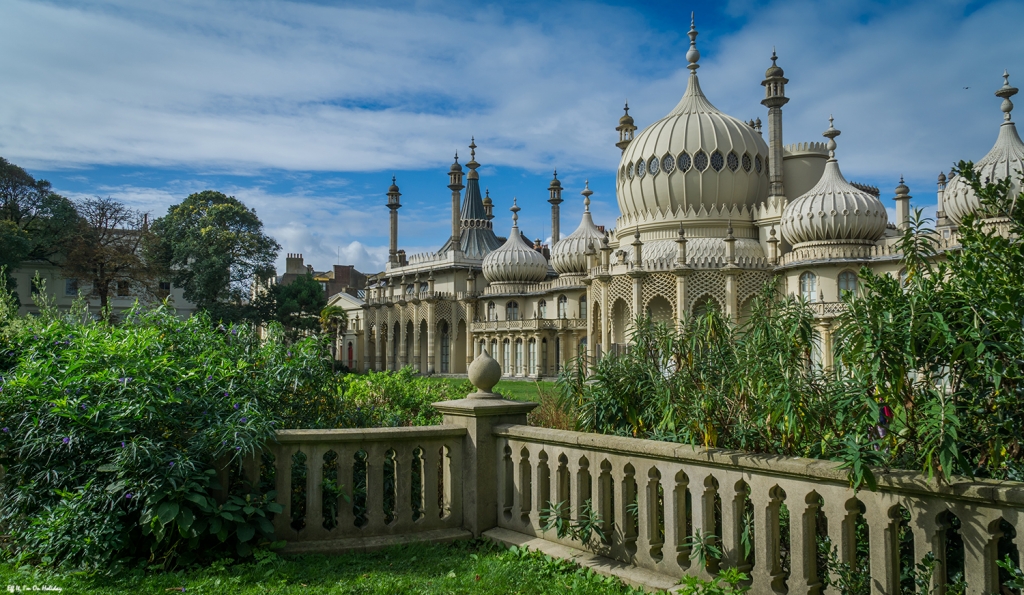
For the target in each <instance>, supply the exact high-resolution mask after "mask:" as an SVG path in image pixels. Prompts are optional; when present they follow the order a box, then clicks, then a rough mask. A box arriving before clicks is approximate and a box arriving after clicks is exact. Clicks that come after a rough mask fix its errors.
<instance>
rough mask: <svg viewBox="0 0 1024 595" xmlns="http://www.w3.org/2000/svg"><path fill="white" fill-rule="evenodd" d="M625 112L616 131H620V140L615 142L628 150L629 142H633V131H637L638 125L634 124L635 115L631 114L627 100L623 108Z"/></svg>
mask: <svg viewBox="0 0 1024 595" xmlns="http://www.w3.org/2000/svg"><path fill="white" fill-rule="evenodd" d="M623 110H625V112H626V113H625V114H623V116H622V117H621V118H619V125H618V126H616V127H615V131H616V132H618V133H619V142H617V143H615V146H616V147H618V148H620V149H622V152H623V153H625V152H626V147H628V146H629V143H631V142H633V133H635V132H636V125H634V124H633V116H630V115H629V102H628V101H627V102H626V107H624V108H623Z"/></svg>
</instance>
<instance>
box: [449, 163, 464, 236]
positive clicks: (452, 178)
mask: <svg viewBox="0 0 1024 595" xmlns="http://www.w3.org/2000/svg"><path fill="white" fill-rule="evenodd" d="M448 188H450V189H451V191H452V251H453V252H455V253H456V254H461V253H462V216H461V214H460V212H459V211H460V207H461V203H462V189H463V188H465V186H464V185H463V184H462V166H461V165H459V154H458V153H456V154H455V163H452V166H451V168H449V170H448Z"/></svg>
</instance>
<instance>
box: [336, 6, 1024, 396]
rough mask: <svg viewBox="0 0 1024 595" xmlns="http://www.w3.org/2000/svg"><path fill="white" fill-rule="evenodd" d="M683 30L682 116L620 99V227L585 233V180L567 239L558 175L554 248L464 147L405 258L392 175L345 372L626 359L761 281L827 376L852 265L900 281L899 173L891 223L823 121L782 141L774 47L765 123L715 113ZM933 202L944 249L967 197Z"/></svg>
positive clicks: (942, 182)
mask: <svg viewBox="0 0 1024 595" xmlns="http://www.w3.org/2000/svg"><path fill="white" fill-rule="evenodd" d="M689 37H690V48H689V51H688V52H687V53H686V60H687V61H688V63H689V65H688V66H687V68H688V69H689V70H690V74H689V80H688V83H687V88H686V91H685V93H683V96H682V98H681V99H680V100H679V103H678V104H677V105H676V107H675V108H674V109H673V110H672V111H671V112H669V113H668V114H667V115H665V116H664V117H662V118H661V119H659V120H657V121H655V122H653V123H652V124H650V125H648V126H647V127H646V128H644V129H643V130H641V131H639V132H637V130H638V128H637V126H636V125H635V123H634V119H633V117H632V116H630V115H629V108H628V106H627V108H626V110H625V115H623V116H622V118H621V119H620V120H619V123H618V126H617V127H616V131H617V132H618V142H617V143H616V145H617V146H618V148H619V149H621V151H622V156H621V160H620V163H619V167H618V172H617V183H616V198H617V201H618V207H619V213H620V214H619V217H618V218H617V219H616V220H615V222H614V225H605V226H601V225H598V224H596V223H595V222H594V220H593V217H592V215H591V213H590V209H589V205H590V196H591V194H592V193H591V191H590V190H589V188H588V187H584V188H583V189H582V192H581V195H582V203H583V205H584V212H583V216H582V219H581V221H580V222H579V225H578V226H577V227H576V229H575V231H573V232H572V233H570V234H568V235H566V236H562V235H561V233H560V216H559V205H560V204H561V203H562V202H563V198H562V190H563V189H562V185H561V182H560V181H559V180H558V177H557V173H556V175H555V177H554V179H552V181H551V183H550V185H549V187H548V193H549V199H548V202H549V203H550V204H551V230H552V237H551V242H552V244H551V246H550V249H549V248H548V247H547V246H545V245H542V244H541V242H540V241H539V240H536V241H531V240H530V239H529V237H528V236H527V235H526V233H524V231H522V230H520V229H519V227H518V211H519V210H520V209H519V207H518V206H517V205H516V204H515V201H514V200H513V201H512V205H511V212H512V214H511V217H508V216H502V215H501V212H502V211H503V209H502V210H499V211H498V216H495V212H494V204H493V201H492V200H491V198H490V196H488V195H485V194H482V193H481V190H480V188H481V187H480V175H479V173H478V172H477V169H478V168H479V167H480V164H479V163H477V161H476V148H477V147H476V145H475V143H471V144H470V146H469V147H470V160H469V161H468V162H467V163H466V164H465V169H464V168H463V166H462V165H460V164H459V162H458V157H457V156H456V159H455V163H453V164H452V165H451V168H450V170H449V172H448V175H449V184H448V188H449V190H450V191H451V205H452V211H451V213H452V217H451V234H450V235H449V236H448V237H447V238H446V239H445V241H444V242H443V245H442V246H441V248H440V249H439V250H438V251H437V252H431V253H427V254H418V255H411V256H408V257H407V256H406V255H405V253H404V251H401V250H399V249H398V210H399V208H400V207H401V202H400V197H401V193H400V192H399V188H398V186H397V185H395V184H394V180H392V185H391V187H390V188H389V189H388V193H387V207H388V208H389V209H390V224H391V228H390V250H389V253H390V256H389V261H388V263H387V266H386V268H385V270H384V271H382V272H380V273H379V274H376V275H370V276H369V277H368V282H367V288H366V295H365V302H364V303H363V304H362V305H361V306H358V307H354V308H355V309H353V311H352V312H350V315H349V318H350V320H352V321H353V323H352V324H350V328H349V330H348V332H347V333H346V334H345V336H344V338H343V339H342V341H343V342H344V343H347V345H340V346H339V347H340V348H341V349H342V351H340V353H347V354H348V359H349V365H350V367H353V368H356V369H362V370H395V369H399V368H401V367H404V366H411V367H413V368H414V369H416V370H418V371H420V372H422V373H424V374H427V373H431V374H434V373H440V374H461V373H465V371H466V368H467V366H468V364H469V362H471V361H472V360H473V358H474V357H475V356H476V355H477V354H479V353H480V352H481V350H487V351H488V352H489V353H490V354H491V355H492V356H493V357H494V358H495V359H497V360H498V362H499V363H500V364H501V367H502V371H503V373H504V374H505V375H507V376H514V377H544V376H553V375H555V374H557V373H558V372H559V370H560V369H561V368H562V367H563V366H565V365H566V364H567V363H568V362H569V361H570V360H571V359H573V358H575V357H576V356H577V355H578V354H585V355H586V356H587V357H588V358H589V359H590V361H593V360H594V359H595V358H600V357H602V356H603V355H604V354H606V353H608V352H611V351H615V350H617V349H621V348H622V347H623V346H625V345H626V344H628V342H629V340H630V328H631V324H632V321H633V320H635V318H636V317H637V316H638V315H640V314H644V315H648V316H650V317H651V318H653V319H654V320H655V321H659V322H665V323H670V324H676V323H678V322H679V321H680V320H684V319H686V318H689V317H690V316H692V315H693V314H695V313H700V312H701V311H704V310H706V309H707V308H717V309H719V310H720V311H721V312H723V313H724V314H725V315H726V316H727V317H728V318H729V319H731V320H732V321H733V322H734V323H736V324H741V323H742V322H743V321H744V319H745V318H746V317H747V316H749V313H750V308H751V302H752V300H753V298H754V297H755V296H756V295H757V294H758V293H759V292H760V291H761V288H762V287H763V286H764V284H765V283H766V282H768V281H769V280H772V279H775V281H776V283H777V284H778V286H779V287H780V289H781V290H782V291H783V293H784V294H788V295H792V296H798V297H801V298H803V299H804V300H806V301H807V302H810V303H811V304H812V307H813V309H814V312H815V317H816V323H817V329H816V330H817V337H818V342H819V345H818V347H819V349H818V350H817V352H818V353H817V354H816V355H815V357H817V358H818V359H819V360H820V361H821V362H822V363H823V364H824V365H828V363H830V362H831V332H830V331H831V322H832V320H833V319H834V318H835V317H836V316H837V315H838V314H839V313H841V312H842V310H843V299H844V296H845V295H846V294H847V293H853V292H856V291H858V287H857V283H858V278H857V273H858V271H859V270H860V269H861V267H864V266H867V267H869V268H871V269H872V270H874V271H875V272H878V273H890V274H892V275H900V274H901V255H900V253H899V251H898V240H899V238H900V236H901V235H902V231H901V229H902V228H903V227H904V226H906V225H907V224H908V221H909V217H910V200H911V196H910V191H909V188H907V186H906V185H905V184H904V183H903V181H902V180H900V181H899V184H898V185H897V186H896V188H895V193H894V198H895V202H896V210H895V213H896V217H895V218H896V220H895V221H890V220H889V217H888V214H887V212H886V208H885V206H884V204H883V202H882V200H881V199H880V193H879V190H878V189H877V188H873V187H870V186H866V185H863V184H858V183H857V182H854V181H849V180H847V179H846V177H845V176H844V175H843V173H842V171H841V164H840V156H841V154H842V153H841V150H840V146H841V143H839V142H837V141H838V138H839V135H840V131H839V130H838V129H837V128H835V126H834V122H833V120H832V118H829V122H828V128H827V130H825V132H824V133H823V136H824V139H825V140H824V142H822V141H802V142H796V143H790V144H784V143H783V125H782V124H783V107H784V106H785V105H786V103H787V102H788V101H789V99H788V98H787V97H786V83H787V82H788V79H787V78H786V77H785V74H784V72H783V70H782V68H781V67H779V66H778V65H777V64H776V62H777V57H776V55H775V54H774V52H773V54H772V56H771V66H770V67H769V68H768V70H767V71H766V72H765V77H764V80H762V81H761V85H762V86H763V87H764V99H763V100H762V101H761V104H762V105H763V106H764V107H766V108H767V110H768V111H767V114H766V125H765V126H764V127H763V126H762V123H761V121H760V119H757V120H752V121H746V122H744V121H742V120H739V119H736V118H734V117H732V116H729V115H727V114H724V113H722V112H721V111H719V110H718V109H717V108H715V106H714V105H713V104H712V103H711V101H710V100H709V99H708V97H707V96H706V95H705V94H704V91H703V90H702V89H701V86H700V81H699V78H698V76H697V70H698V69H699V68H700V65H699V60H700V52H699V51H698V50H697V46H696V38H697V31H696V29H695V28H694V27H693V26H692V25H691V28H690V32H689ZM1016 92H1017V89H1016V88H1013V87H1011V86H1010V85H1009V82H1008V78H1007V75H1005V74H1004V81H1003V86H1002V87H1001V88H999V89H998V91H997V92H996V96H997V97H999V98H1001V99H1002V105H1001V109H1002V112H1003V121H1002V123H1001V125H1000V127H999V131H998V134H997V136H996V142H995V146H994V147H993V148H992V150H991V151H990V152H989V153H988V154H987V155H985V156H984V157H982V158H981V159H980V160H978V161H977V162H976V163H977V164H976V167H977V168H978V169H979V170H980V171H981V172H982V173H983V177H987V178H988V179H990V180H991V181H996V180H999V179H1003V178H1005V177H1008V176H1011V177H1013V178H1014V180H1015V181H1014V185H1013V188H1012V191H1013V192H1014V193H1017V192H1020V186H1019V182H1018V181H1017V178H1018V176H1019V174H1018V173H1017V172H1020V171H1024V143H1022V142H1021V139H1020V136H1019V135H1018V133H1017V129H1016V127H1015V125H1014V123H1013V120H1012V119H1011V111H1012V109H1013V104H1012V103H1011V101H1010V97H1012V96H1013V95H1014V94H1016ZM764 128H766V130H765V129H764ZM937 199H938V220H937V225H936V232H937V233H938V234H939V236H940V245H941V246H942V248H943V249H955V248H956V228H957V224H958V222H959V221H961V220H962V218H963V217H964V216H965V215H967V214H968V213H971V212H976V211H977V210H978V209H979V208H980V205H979V201H978V199H977V197H976V196H974V193H973V192H972V191H971V189H970V187H969V186H968V185H967V184H966V183H964V182H963V181H962V180H961V179H959V178H956V177H953V176H952V173H950V174H949V176H948V177H947V175H945V174H940V175H939V178H938V193H937ZM982 215H984V214H982ZM989 223H990V224H991V225H993V226H995V227H999V226H1000V225H1001V222H1000V221H999V220H998V219H990V220H989ZM606 227H607V229H606ZM499 234H500V235H499Z"/></svg>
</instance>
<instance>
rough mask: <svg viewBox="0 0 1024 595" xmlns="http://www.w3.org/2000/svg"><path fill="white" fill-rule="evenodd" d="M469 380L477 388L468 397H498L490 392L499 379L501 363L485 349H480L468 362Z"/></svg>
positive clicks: (498, 397) (498, 396)
mask: <svg viewBox="0 0 1024 595" xmlns="http://www.w3.org/2000/svg"><path fill="white" fill-rule="evenodd" d="M467 372H468V375H469V381H470V382H471V383H472V384H473V386H475V387H476V388H477V391H476V392H475V393H472V394H470V395H468V396H467V398H469V399H500V398H501V396H500V395H496V394H494V393H493V392H491V391H492V390H493V389H494V386H495V385H496V384H498V381H499V380H501V365H500V364H498V362H497V361H496V360H495V359H494V358H493V357H491V354H490V353H488V352H487V350H486V349H483V350H481V351H480V355H478V356H477V357H476V359H474V360H473V363H471V364H469V370H467Z"/></svg>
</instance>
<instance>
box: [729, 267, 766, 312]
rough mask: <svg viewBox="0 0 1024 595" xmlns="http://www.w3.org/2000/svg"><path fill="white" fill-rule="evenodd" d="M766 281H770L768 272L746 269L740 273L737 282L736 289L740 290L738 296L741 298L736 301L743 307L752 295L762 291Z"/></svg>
mask: <svg viewBox="0 0 1024 595" xmlns="http://www.w3.org/2000/svg"><path fill="white" fill-rule="evenodd" d="M766 281H768V273H767V272H765V271H746V272H745V273H743V274H742V275H740V278H739V279H738V280H737V283H736V285H737V287H736V289H737V290H738V291H739V295H738V296H737V297H738V298H739V299H738V300H737V301H736V303H737V304H739V305H740V307H742V306H743V304H745V303H746V301H747V300H748V299H750V296H753V295H757V294H758V293H760V292H761V288H762V287H763V286H764V284H765V282H766Z"/></svg>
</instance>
